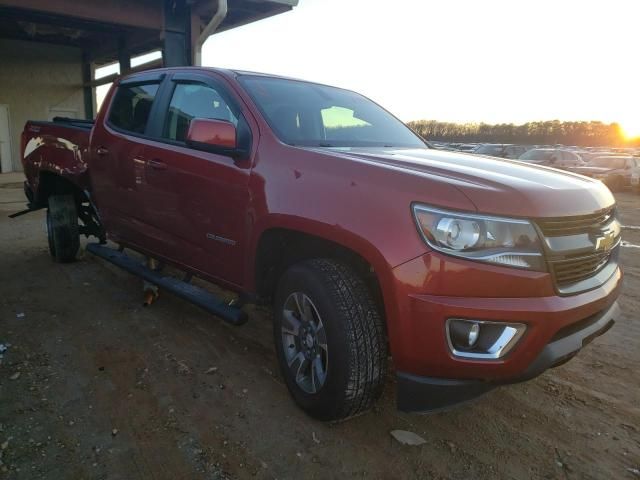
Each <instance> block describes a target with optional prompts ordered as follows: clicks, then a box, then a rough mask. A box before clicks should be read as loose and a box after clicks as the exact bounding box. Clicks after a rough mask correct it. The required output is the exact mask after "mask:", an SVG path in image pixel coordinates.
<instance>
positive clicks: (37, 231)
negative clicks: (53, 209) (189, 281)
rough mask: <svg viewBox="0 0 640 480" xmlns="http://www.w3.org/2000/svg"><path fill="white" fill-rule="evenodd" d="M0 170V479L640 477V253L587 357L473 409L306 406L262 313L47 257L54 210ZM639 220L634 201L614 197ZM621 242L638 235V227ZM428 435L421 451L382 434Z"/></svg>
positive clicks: (90, 263) (628, 262)
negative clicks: (157, 293) (219, 311)
mask: <svg viewBox="0 0 640 480" xmlns="http://www.w3.org/2000/svg"><path fill="white" fill-rule="evenodd" d="M20 180H21V179H20V177H19V176H1V177H0V343H3V344H10V346H9V347H8V349H7V351H6V352H5V353H4V356H3V357H4V358H3V359H2V361H1V362H2V363H1V365H0V444H1V445H0V447H1V450H0V452H1V457H0V458H1V460H2V464H1V465H0V469H1V470H0V478H11V479H14V478H15V479H18V478H20V479H37V478H48V479H67V478H69V479H81V478H90V479H195V478H205V479H225V478H234V479H235V478H238V479H242V478H265V479H266V478H281V479H286V478H305V479H306V478H322V479H326V478H360V477H365V478H389V479H396V478H398V479H399V478H424V479H440V478H452V479H458V478H459V479H494V478H514V479H522V478H550V479H555V478H557V479H564V480H566V479H573V478H575V479H578V478H581V479H582V478H587V479H589V478H599V479H608V478H615V479H624V478H640V471H639V469H640V373H639V372H640V348H639V344H640V322H639V321H638V310H640V248H635V247H632V246H625V247H624V248H623V249H622V263H623V264H624V266H625V270H626V281H625V282H626V283H625V286H624V293H623V295H622V298H621V306H622V309H623V312H624V314H623V316H622V317H621V318H620V319H619V320H618V322H617V323H616V325H615V326H614V327H613V329H612V330H610V331H609V332H608V333H607V334H606V335H605V336H603V337H600V338H598V339H597V340H595V341H594V342H593V343H592V344H590V345H589V346H588V347H587V348H586V349H585V350H584V351H582V352H581V353H580V354H579V355H578V356H577V357H576V358H574V359H573V360H572V361H571V362H569V363H568V364H565V365H563V366H561V367H559V368H557V369H555V370H553V371H549V372H547V373H545V374H544V375H542V376H541V377H539V378H537V379H535V380H533V381H530V382H528V383H525V384H520V385H513V386H509V387H503V388H500V389H498V390H496V391H494V392H491V393H490V394H488V395H486V396H485V397H483V398H482V399H480V400H479V401H477V402H476V403H473V404H472V405H470V406H467V407H464V408H459V409H457V410H454V411H451V412H448V413H441V414H437V415H430V416H419V415H407V414H403V413H400V412H398V411H396V409H395V406H394V398H393V394H394V380H393V378H392V377H391V376H390V377H389V379H388V382H387V388H386V391H385V394H384V397H383V398H382V400H381V401H380V402H379V403H378V405H377V407H376V408H375V410H374V411H372V412H370V413H368V414H366V415H363V416H361V417H358V418H355V419H353V420H350V421H348V422H345V423H341V424H337V425H327V424H323V423H320V422H316V421H313V420H311V419H309V418H308V417H306V416H305V415H304V414H303V413H302V412H301V411H300V410H298V409H297V408H296V406H295V405H294V404H293V402H292V401H291V399H290V398H289V395H288V393H287V391H286V388H285V386H284V384H283V382H282V380H281V378H280V376H279V373H278V370H277V365H276V356H275V352H274V349H273V346H272V342H271V338H272V337H271V325H270V322H269V312H268V310H264V309H260V310H258V309H252V310H250V312H251V318H250V321H249V323H248V324H247V325H246V326H244V327H240V328H234V327H230V326H228V325H226V324H224V323H222V322H221V321H219V320H218V319H216V318H215V317H212V316H210V315H208V314H206V313H203V312H202V311H201V310H199V309H197V308H196V307H193V306H191V305H189V304H187V303H185V302H184V301H181V300H179V299H177V298H174V297H172V296H171V295H168V294H166V295H163V296H162V297H161V298H160V301H159V302H158V303H157V304H155V305H153V306H152V307H151V308H148V309H145V308H142V306H141V301H142V299H141V282H140V280H138V279H136V278H135V277H133V276H131V275H129V274H127V273H125V272H123V271H120V270H118V269H116V268H115V267H112V266H110V265H108V264H107V263H105V262H104V261H102V260H99V259H97V258H93V257H92V256H90V255H86V256H83V258H81V260H80V261H78V262H76V263H74V264H70V265H57V264H54V263H53V262H52V261H51V259H50V258H49V254H48V251H47V247H46V236H45V230H44V213H43V212H37V213H35V214H30V215H27V216H24V217H21V218H19V219H16V220H10V219H8V218H7V215H8V214H9V213H11V212H15V211H17V210H19V209H21V208H22V207H23V204H24V200H23V195H22V192H21V190H20V183H19V182H20ZM618 199H619V202H620V206H621V213H622V219H623V222H624V223H625V224H626V225H640V208H639V207H640V196H638V195H633V194H631V193H625V194H620V195H619V196H618ZM624 239H625V240H626V241H628V242H630V243H631V244H635V245H640V230H626V231H625V233H624ZM394 429H402V430H409V431H411V432H415V433H416V434H418V435H420V436H422V437H423V438H424V439H425V440H426V443H425V444H424V445H422V446H418V447H409V446H403V445H400V444H399V443H398V442H397V441H395V440H394V439H393V438H392V437H391V436H390V434H389V432H390V431H391V430H394Z"/></svg>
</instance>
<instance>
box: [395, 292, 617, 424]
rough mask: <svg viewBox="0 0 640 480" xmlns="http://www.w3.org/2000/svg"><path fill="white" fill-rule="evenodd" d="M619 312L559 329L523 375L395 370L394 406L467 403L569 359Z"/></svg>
mask: <svg viewBox="0 0 640 480" xmlns="http://www.w3.org/2000/svg"><path fill="white" fill-rule="evenodd" d="M619 314H620V308H619V307H618V304H617V302H616V303H613V304H612V305H611V306H609V307H608V308H607V309H606V310H604V311H602V312H599V313H597V314H595V315H593V316H591V317H589V318H586V319H585V320H583V321H581V322H578V323H576V324H573V325H569V326H568V327H566V328H564V329H562V330H560V331H558V332H557V334H556V335H555V336H554V338H553V339H552V341H551V342H549V343H548V344H547V345H546V346H545V347H544V348H543V349H542V351H541V352H540V353H539V354H538V356H537V357H536V358H535V360H534V361H533V362H532V363H531V364H530V365H529V366H528V367H527V369H526V370H524V372H522V374H520V375H518V376H517V377H512V378H510V379H505V380H502V381H500V380H498V381H481V380H457V379H443V378H430V377H421V376H417V375H412V374H409V373H403V372H398V373H397V379H398V385H397V405H398V409H399V410H402V411H405V412H436V411H439V410H445V409H448V408H450V407H453V406H457V405H460V404H462V403H466V402H468V401H470V400H473V399H475V398H477V397H479V396H481V395H483V394H484V393H486V392H488V391H490V390H492V389H494V388H496V387H497V386H499V385H504V384H508V383H517V382H522V381H525V380H529V379H531V378H534V377H536V376H538V375H540V374H541V373H542V372H544V371H545V370H547V369H549V368H553V367H556V366H558V365H561V364H563V363H565V362H566V361H568V360H570V359H571V358H572V357H573V356H574V355H575V354H576V353H578V351H580V349H582V347H584V346H585V345H587V344H588V343H589V342H591V341H592V340H593V339H594V338H596V337H598V336H600V335H602V334H603V333H605V332H606V331H607V330H609V329H610V328H611V327H612V326H613V324H614V322H615V319H616V318H617V317H618V316H619Z"/></svg>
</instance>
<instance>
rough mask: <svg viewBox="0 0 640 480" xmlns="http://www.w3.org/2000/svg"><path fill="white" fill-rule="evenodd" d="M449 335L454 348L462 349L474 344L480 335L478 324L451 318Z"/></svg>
mask: <svg viewBox="0 0 640 480" xmlns="http://www.w3.org/2000/svg"><path fill="white" fill-rule="evenodd" d="M449 335H450V336H451V342H452V343H453V345H454V346H455V347H456V348H459V349H463V350H464V349H467V348H471V347H473V346H474V345H475V344H476V342H477V341H478V337H479V336H480V324H479V323H478V322H472V321H467V320H451V323H450V325H449Z"/></svg>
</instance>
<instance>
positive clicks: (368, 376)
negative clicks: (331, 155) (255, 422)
mask: <svg viewBox="0 0 640 480" xmlns="http://www.w3.org/2000/svg"><path fill="white" fill-rule="evenodd" d="M299 305H302V307H301V308H299ZM296 311H297V316H298V318H295V317H296ZM301 312H302V313H301ZM296 320H298V326H297V330H296V327H295V325H294V323H295V321H296ZM309 320H310V321H309ZM273 326H274V329H273V332H274V340H275V345H276V351H277V355H278V362H279V364H280V369H281V371H282V375H283V377H284V379H285V383H286V385H287V388H288V389H289V392H290V393H291V395H292V396H293V399H294V400H295V402H296V403H297V404H298V406H299V407H300V408H302V410H304V411H305V412H306V413H307V414H309V415H310V416H311V417H314V418H316V419H318V420H325V421H336V420H344V419H346V418H349V417H352V416H354V415H358V414H360V413H363V412H365V411H367V410H368V409H369V408H371V406H372V405H373V404H374V403H375V401H376V400H377V399H378V398H379V397H380V395H381V394H382V389H383V386H384V381H385V376H386V369H387V341H386V334H385V328H384V323H383V319H382V315H381V313H380V310H379V307H378V305H377V303H376V302H375V300H374V298H373V296H372V294H371V292H370V291H369V289H368V288H367V286H366V285H365V283H364V281H363V280H362V278H361V277H360V276H358V275H357V274H356V272H355V271H354V270H353V269H352V268H351V267H349V266H347V265H344V264H342V263H339V262H336V261H334V260H329V259H313V260H306V261H303V262H301V263H298V264H296V265H293V266H292V267H290V268H289V269H288V270H287V271H286V272H285V274H284V275H283V276H282V278H281V279H280V281H279V283H278V287H277V291H276V296H275V312H274V322H273ZM296 332H297V334H296ZM305 332H311V336H312V337H313V342H309V340H310V339H309V335H307V334H306V333H305ZM311 345H314V346H311ZM305 349H306V351H305ZM300 354H302V355H303V356H304V357H305V360H303V359H302V357H300ZM311 359H313V362H312V361H311ZM305 362H306V363H305ZM290 364H291V366H290ZM294 371H296V373H300V372H301V374H300V375H296V374H294ZM305 372H306V375H305V374H304V373H305ZM314 387H315V388H314Z"/></svg>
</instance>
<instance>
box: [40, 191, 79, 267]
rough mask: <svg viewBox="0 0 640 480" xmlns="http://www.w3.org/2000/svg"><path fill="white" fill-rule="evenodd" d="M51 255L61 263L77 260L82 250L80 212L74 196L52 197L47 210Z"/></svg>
mask: <svg viewBox="0 0 640 480" xmlns="http://www.w3.org/2000/svg"><path fill="white" fill-rule="evenodd" d="M47 240H48V242H49V253H50V254H51V256H52V257H53V258H54V259H55V261H56V262H59V263H69V262H73V261H74V260H75V259H76V255H77V254H78V249H79V248H80V234H79V229H78V210H77V207H76V201H75V198H74V196H73V195H51V196H50V197H49V208H47Z"/></svg>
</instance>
